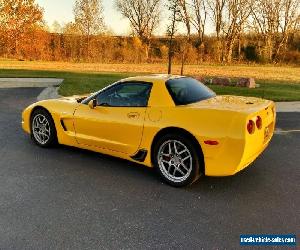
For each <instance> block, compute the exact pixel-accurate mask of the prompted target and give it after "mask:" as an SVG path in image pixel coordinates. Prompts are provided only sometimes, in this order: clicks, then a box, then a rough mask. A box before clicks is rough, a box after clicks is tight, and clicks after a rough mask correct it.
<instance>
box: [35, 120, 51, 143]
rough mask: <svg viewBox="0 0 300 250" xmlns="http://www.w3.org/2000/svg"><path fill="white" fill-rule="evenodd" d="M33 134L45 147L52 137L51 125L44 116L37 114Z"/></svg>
mask: <svg viewBox="0 0 300 250" xmlns="http://www.w3.org/2000/svg"><path fill="white" fill-rule="evenodd" d="M32 133H33V136H34V138H35V139H36V140H37V142H38V143H40V144H41V145H45V144H46V143H47V142H48V141H49V139H50V136H51V129H50V124H49V122H48V120H47V118H46V117H45V116H44V115H42V114H37V115H36V116H35V117H34V118H33V120H32Z"/></svg>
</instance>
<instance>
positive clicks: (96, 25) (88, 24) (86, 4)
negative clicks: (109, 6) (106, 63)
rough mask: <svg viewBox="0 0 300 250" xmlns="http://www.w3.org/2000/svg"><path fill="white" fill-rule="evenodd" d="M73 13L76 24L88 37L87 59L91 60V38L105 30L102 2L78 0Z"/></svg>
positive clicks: (99, 0) (97, 0) (98, 0)
mask: <svg viewBox="0 0 300 250" xmlns="http://www.w3.org/2000/svg"><path fill="white" fill-rule="evenodd" d="M73 12H74V16H75V24H76V25H77V26H78V28H79V30H80V31H81V33H82V35H84V36H85V37H86V46H87V58H89V56H90V40H91V36H92V35H96V34H99V33H100V32H101V31H103V30H104V19H103V7H102V1H101V0H76V2H75V6H74V10H73Z"/></svg>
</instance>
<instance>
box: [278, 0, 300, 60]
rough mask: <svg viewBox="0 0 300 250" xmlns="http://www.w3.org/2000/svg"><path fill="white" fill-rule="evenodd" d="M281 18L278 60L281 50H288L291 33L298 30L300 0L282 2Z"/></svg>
mask: <svg viewBox="0 0 300 250" xmlns="http://www.w3.org/2000/svg"><path fill="white" fill-rule="evenodd" d="M281 6H282V7H281V15H280V17H281V20H280V22H279V30H280V35H281V38H280V39H279V41H278V43H277V46H276V51H275V55H274V57H275V59H276V60H278V59H279V56H280V52H281V51H282V50H283V51H286V49H287V43H288V39H289V37H290V35H291V34H292V33H293V32H294V31H296V28H295V27H296V25H297V24H299V19H300V12H299V7H300V2H299V0H285V1H282V3H281Z"/></svg>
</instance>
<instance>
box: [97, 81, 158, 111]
mask: <svg viewBox="0 0 300 250" xmlns="http://www.w3.org/2000/svg"><path fill="white" fill-rule="evenodd" d="M151 87H152V85H151V84H150V83H130V82H126V83H120V84H118V85H116V86H113V87H111V88H109V89H107V90H105V91H104V92H101V93H99V95H98V96H97V97H96V100H97V105H98V106H110V107H146V106H147V104H148V99H149V95H150V91H151Z"/></svg>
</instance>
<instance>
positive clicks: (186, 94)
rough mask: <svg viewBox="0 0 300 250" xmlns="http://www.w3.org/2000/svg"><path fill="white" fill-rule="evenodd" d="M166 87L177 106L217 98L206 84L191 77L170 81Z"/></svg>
mask: <svg viewBox="0 0 300 250" xmlns="http://www.w3.org/2000/svg"><path fill="white" fill-rule="evenodd" d="M166 86H167V89H168V90H169V93H170V95H171V96H172V98H173V101H174V102H175V104H176V105H186V104H191V103H195V102H199V101H202V100H206V99H209V98H211V97H215V96H216V94H215V93H214V92H213V91H212V90H210V89H209V88H208V87H206V86H205V85H204V84H202V83H201V82H199V81H197V80H196V79H194V78H190V77H181V78H175V79H171V80H168V81H167V82H166Z"/></svg>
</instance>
